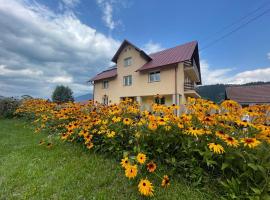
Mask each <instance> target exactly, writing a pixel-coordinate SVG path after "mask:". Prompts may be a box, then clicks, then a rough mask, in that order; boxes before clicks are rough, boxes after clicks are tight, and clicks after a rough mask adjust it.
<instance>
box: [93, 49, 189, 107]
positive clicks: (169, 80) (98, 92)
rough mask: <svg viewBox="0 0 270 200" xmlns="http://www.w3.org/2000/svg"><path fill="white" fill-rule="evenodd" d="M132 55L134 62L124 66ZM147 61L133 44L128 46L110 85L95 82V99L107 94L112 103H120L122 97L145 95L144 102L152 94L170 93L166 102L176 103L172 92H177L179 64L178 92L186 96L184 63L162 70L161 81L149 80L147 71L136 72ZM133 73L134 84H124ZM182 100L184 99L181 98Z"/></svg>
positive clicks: (100, 99) (110, 80)
mask: <svg viewBox="0 0 270 200" xmlns="http://www.w3.org/2000/svg"><path fill="white" fill-rule="evenodd" d="M127 57H132V64H131V65H130V66H128V67H125V66H124V59H125V58H127ZM145 63H146V61H145V59H144V58H143V57H142V56H141V55H140V53H139V52H138V51H137V50H136V49H135V48H134V47H132V46H126V48H125V49H124V50H123V51H122V52H121V53H120V55H119V57H118V60H117V74H118V75H117V77H116V78H114V79H108V80H109V87H108V88H107V89H103V88H102V81H98V82H95V89H94V99H95V100H96V101H99V102H102V98H103V96H104V95H107V96H108V98H109V102H110V103H118V102H119V101H120V97H136V96H143V98H142V103H146V102H147V100H146V99H147V98H148V99H149V96H151V95H156V94H160V95H168V96H166V104H169V105H171V104H172V103H174V101H173V99H172V94H174V93H175V66H177V68H178V69H177V93H178V94H180V95H181V96H182V97H183V98H184V69H183V64H182V63H179V64H178V65H171V66H167V67H164V68H162V69H155V70H153V71H160V82H151V83H150V82H149V81H148V73H149V72H151V71H147V72H136V70H137V69H139V68H140V67H142V66H143V64H145ZM128 75H132V85H131V86H124V85H123V77H124V76H128ZM180 101H181V102H182V101H184V100H183V99H180Z"/></svg>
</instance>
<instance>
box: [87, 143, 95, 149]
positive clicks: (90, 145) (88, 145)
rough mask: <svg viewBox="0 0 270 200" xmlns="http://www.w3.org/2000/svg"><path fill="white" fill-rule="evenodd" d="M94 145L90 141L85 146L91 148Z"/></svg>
mask: <svg viewBox="0 0 270 200" xmlns="http://www.w3.org/2000/svg"><path fill="white" fill-rule="evenodd" d="M93 147H94V144H93V143H92V142H89V143H87V145H86V148H87V149H92V148H93Z"/></svg>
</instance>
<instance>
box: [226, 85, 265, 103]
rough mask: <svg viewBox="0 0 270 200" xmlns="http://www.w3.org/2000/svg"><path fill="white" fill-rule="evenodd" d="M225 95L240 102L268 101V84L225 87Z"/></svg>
mask: <svg viewBox="0 0 270 200" xmlns="http://www.w3.org/2000/svg"><path fill="white" fill-rule="evenodd" d="M226 97H227V99H231V100H234V101H237V102H238V103H242V104H244V103H247V104H248V103H270V84H262V85H250V86H232V87H227V88H226Z"/></svg>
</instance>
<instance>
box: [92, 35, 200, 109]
mask: <svg viewBox="0 0 270 200" xmlns="http://www.w3.org/2000/svg"><path fill="white" fill-rule="evenodd" d="M112 61H113V62H114V63H115V66H114V67H112V68H110V69H108V70H105V71H103V72H101V73H99V74H97V75H96V76H95V77H93V78H92V79H91V80H90V81H91V82H92V84H93V85H94V91H93V96H94V97H93V99H94V100H95V101H98V102H100V103H103V104H110V103H118V102H119V101H120V100H121V99H125V98H127V97H128V98H131V99H133V100H136V101H138V102H139V103H140V104H141V105H143V106H144V107H145V109H147V108H148V107H149V106H150V105H151V104H152V103H154V102H157V101H158V102H157V103H161V104H166V105H172V104H176V105H179V104H182V103H185V102H186V99H187V97H195V98H197V97H200V96H199V95H198V93H197V92H196V91H195V88H196V85H199V84H201V72H200V59H199V52H198V43H197V42H196V41H193V42H189V43H186V44H183V45H179V46H176V47H173V48H169V49H166V50H163V51H159V52H156V53H152V54H147V53H145V52H144V51H143V50H142V49H140V48H138V47H136V46H135V45H134V44H132V43H131V42H129V41H127V40H124V41H123V42H122V44H121V46H120V47H119V49H118V50H117V52H116V53H115V55H114V56H113V58H112ZM157 94H158V96H159V98H157Z"/></svg>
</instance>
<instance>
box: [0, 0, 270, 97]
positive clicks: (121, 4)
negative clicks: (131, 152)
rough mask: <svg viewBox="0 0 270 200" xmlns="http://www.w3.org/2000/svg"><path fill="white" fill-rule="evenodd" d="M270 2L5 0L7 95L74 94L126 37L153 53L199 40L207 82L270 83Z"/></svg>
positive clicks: (1, 12) (1, 58)
mask: <svg viewBox="0 0 270 200" xmlns="http://www.w3.org/2000/svg"><path fill="white" fill-rule="evenodd" d="M269 36H270V0H257V1H254V0H237V1H235V0H219V1H217V0H204V1H198V0H175V1H173V0H166V1H156V0H147V1H145V0H58V1H57V0H0V95H3V96H21V95H25V94H28V95H31V96H33V97H42V98H49V97H50V96H51V93H52V91H53V89H54V88H55V87H56V85H60V84H63V85H67V86H69V87H70V88H71V89H72V90H73V92H74V95H75V96H79V95H82V94H87V93H91V92H92V89H93V87H92V86H91V85H90V84H89V83H88V82H87V81H88V80H89V79H90V78H92V77H93V76H94V75H95V74H96V73H98V72H100V71H102V70H104V69H107V68H108V67H110V66H112V65H113V63H112V62H111V58H112V56H113V55H114V53H115V52H116V50H117V49H118V47H119V46H120V44H121V42H122V41H123V40H124V39H128V40H129V41H131V42H132V43H133V44H135V45H136V46H138V47H140V48H142V49H143V50H145V51H146V52H147V53H151V52H155V51H159V50H162V49H166V48H170V47H174V46H177V45H180V44H183V43H186V42H190V41H193V40H197V41H198V44H199V51H200V62H201V72H202V82H203V84H205V85H208V84H215V83H236V84H241V83H246V82H252V81H270V37H269Z"/></svg>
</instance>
